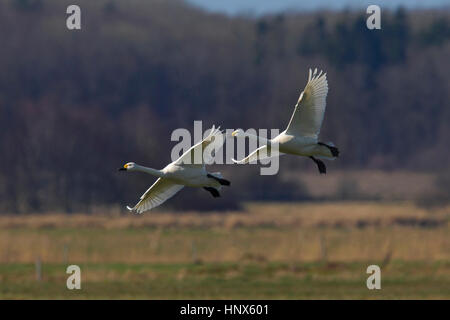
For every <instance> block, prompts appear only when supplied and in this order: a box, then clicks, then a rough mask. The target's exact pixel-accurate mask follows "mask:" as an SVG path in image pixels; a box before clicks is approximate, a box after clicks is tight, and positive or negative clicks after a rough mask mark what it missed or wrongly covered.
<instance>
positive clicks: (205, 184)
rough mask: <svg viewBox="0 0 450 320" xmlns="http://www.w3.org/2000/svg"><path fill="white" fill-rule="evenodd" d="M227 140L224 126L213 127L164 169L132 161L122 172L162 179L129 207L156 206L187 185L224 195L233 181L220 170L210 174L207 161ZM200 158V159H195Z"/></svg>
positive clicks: (144, 207)
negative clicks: (140, 173)
mask: <svg viewBox="0 0 450 320" xmlns="http://www.w3.org/2000/svg"><path fill="white" fill-rule="evenodd" d="M223 143H224V138H223V134H222V132H221V131H220V128H217V129H216V128H215V127H214V126H213V127H212V129H211V131H210V134H209V135H208V136H207V137H206V138H205V139H203V140H202V141H200V142H198V143H197V144H196V145H194V146H193V147H191V148H190V149H189V150H187V151H186V152H185V153H184V154H183V155H182V156H181V157H179V158H178V159H177V160H175V161H174V162H172V163H170V164H168V165H167V166H166V167H165V168H164V169H161V170H157V169H152V168H147V167H143V166H140V165H138V164H136V163H134V162H128V163H127V164H125V165H124V166H123V167H122V168H119V171H141V172H145V173H148V174H151V175H153V176H156V177H158V180H156V182H155V183H154V184H153V185H152V186H151V187H150V188H149V189H148V190H147V191H146V192H145V193H144V194H143V195H142V196H141V199H140V200H139V202H138V203H137V204H136V205H135V206H134V207H133V208H131V207H127V209H128V210H130V211H132V212H136V213H143V212H144V211H147V210H150V209H153V208H155V207H157V206H159V205H161V204H162V203H164V202H165V201H166V200H168V199H170V198H171V197H173V196H174V195H175V194H176V193H177V192H178V191H180V190H181V189H183V187H184V186H188V187H202V188H203V189H205V190H206V191H208V192H210V193H211V194H212V196H213V197H214V198H216V197H220V193H219V190H220V189H221V187H222V186H223V185H224V186H229V185H230V182H229V181H228V180H225V179H223V177H222V174H221V173H220V172H214V173H209V172H207V171H206V168H205V164H207V163H209V161H210V160H212V157H213V155H212V153H213V152H214V151H216V150H218V149H219V148H221V147H222V145H223ZM195 160H197V161H195Z"/></svg>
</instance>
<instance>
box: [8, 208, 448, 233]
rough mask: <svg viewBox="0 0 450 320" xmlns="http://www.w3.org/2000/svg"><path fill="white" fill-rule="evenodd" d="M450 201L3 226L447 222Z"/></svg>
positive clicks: (36, 219)
mask: <svg viewBox="0 0 450 320" xmlns="http://www.w3.org/2000/svg"><path fill="white" fill-rule="evenodd" d="M449 216H450V206H448V207H442V208H437V209H434V210H432V211H430V210H427V209H423V208H419V207H417V206H416V205H415V204H413V203H409V202H403V203H377V202H328V203H295V202H293V203H249V204H247V205H246V206H245V210H244V211H230V212H225V213H223V212H210V213H208V214H205V213H197V212H186V213H182V214H181V213H174V212H165V211H158V210H155V211H152V212H147V213H145V214H143V215H133V214H128V213H126V214H120V213H117V212H115V213H110V214H100V213H98V214H93V215H87V214H81V213H78V214H71V215H66V214H58V213H49V214H45V215H3V216H0V230H1V229H17V228H32V229H52V228H101V229H128V228H213V227H219V228H222V227H224V228H226V229H233V228H236V227H250V228H252V227H277V228H283V227H359V228H361V227H367V226H392V225H399V226H422V227H426V226H430V227H435V226H440V225H446V224H447V222H448V218H449Z"/></svg>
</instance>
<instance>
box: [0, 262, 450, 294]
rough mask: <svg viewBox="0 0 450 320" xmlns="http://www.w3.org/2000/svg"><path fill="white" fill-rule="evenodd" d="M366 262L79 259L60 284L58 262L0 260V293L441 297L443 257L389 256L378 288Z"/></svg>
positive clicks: (446, 266)
mask: <svg viewBox="0 0 450 320" xmlns="http://www.w3.org/2000/svg"><path fill="white" fill-rule="evenodd" d="M369 264H370V263H339V264H337V263H329V264H322V263H296V264H286V263H261V264H258V263H254V262H252V263H208V264H176V263H172V264H122V263H115V264H114V263H110V264H80V267H81V272H82V284H81V285H82V289H81V290H68V289H67V288H66V279H67V276H68V275H66V274H65V268H66V265H63V264H48V265H43V274H42V275H43V279H42V280H41V281H40V282H38V281H36V279H35V269H34V265H32V264H4V265H0V279H1V281H0V298H1V299H55V298H59V299H120V298H122V299H131V298H133V299H353V298H361V299H407V298H410V299H431V298H437V299H449V298H450V276H449V271H450V263H449V262H434V263H426V262H407V263H406V262H400V261H393V262H391V263H390V264H389V265H388V266H386V267H383V268H382V284H381V285H382V289H381V290H368V289H367V287H366V279H367V276H368V275H367V274H366V273H365V271H366V268H367V266H368V265H369Z"/></svg>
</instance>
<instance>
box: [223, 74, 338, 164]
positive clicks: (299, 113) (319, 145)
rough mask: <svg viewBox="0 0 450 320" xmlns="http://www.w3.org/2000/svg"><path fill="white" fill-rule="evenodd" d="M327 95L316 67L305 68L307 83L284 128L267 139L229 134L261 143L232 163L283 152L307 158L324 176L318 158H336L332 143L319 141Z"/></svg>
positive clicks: (321, 76) (322, 77) (241, 134)
mask: <svg viewBox="0 0 450 320" xmlns="http://www.w3.org/2000/svg"><path fill="white" fill-rule="evenodd" d="M327 93H328V82H327V76H326V73H322V71H320V73H317V68H316V69H315V70H314V72H312V70H311V69H309V77H308V83H307V84H306V87H305V89H304V90H303V92H302V93H301V94H300V97H299V98H298V101H297V104H296V105H295V108H294V113H293V114H292V116H291V120H290V121H289V124H288V126H287V129H286V130H285V131H283V132H282V133H280V134H279V135H278V136H276V137H275V138H273V139H271V140H267V139H264V138H262V137H258V136H255V135H252V134H249V133H246V132H244V131H243V130H242V129H238V130H235V131H233V133H232V136H235V137H239V136H247V137H249V138H253V139H259V140H260V141H262V143H263V144H264V145H263V146H261V147H259V148H258V149H256V150H255V151H253V152H252V153H251V154H249V155H248V156H247V157H245V158H244V159H242V160H240V161H236V160H234V159H233V162H235V163H238V164H245V163H249V162H254V161H256V160H258V159H263V158H268V157H272V156H276V155H278V154H283V153H286V154H293V155H298V156H305V157H309V158H311V159H312V160H313V161H314V162H315V163H316V165H317V167H318V169H319V172H320V173H326V171H327V169H326V166H325V164H324V163H323V161H321V160H320V159H329V160H334V159H336V157H338V156H339V150H338V148H336V147H335V146H334V144H333V143H331V142H329V143H323V142H319V133H320V127H321V126H322V121H323V116H324V114H325V107H326V98H327ZM277 146H278V150H277V149H276V147H277Z"/></svg>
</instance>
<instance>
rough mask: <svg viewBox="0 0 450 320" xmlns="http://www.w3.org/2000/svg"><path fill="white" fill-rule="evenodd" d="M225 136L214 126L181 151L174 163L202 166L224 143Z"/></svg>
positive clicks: (211, 159)
mask: <svg viewBox="0 0 450 320" xmlns="http://www.w3.org/2000/svg"><path fill="white" fill-rule="evenodd" d="M224 142H225V138H224V136H223V133H222V132H221V131H220V127H219V128H215V127H214V126H213V127H212V129H211V132H210V133H209V135H208V136H207V137H206V138H205V139H203V140H202V141H200V142H198V143H197V144H195V145H194V146H192V147H191V148H190V149H189V150H188V151H186V152H185V153H183V155H182V156H181V157H179V158H178V159H177V160H176V161H175V162H174V163H175V164H177V165H190V166H204V165H205V164H210V163H212V161H213V160H214V156H215V151H218V150H219V149H220V148H221V147H222V146H223V144H224Z"/></svg>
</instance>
